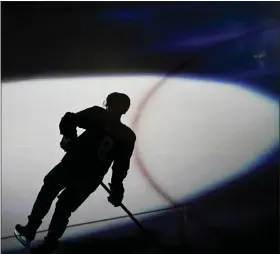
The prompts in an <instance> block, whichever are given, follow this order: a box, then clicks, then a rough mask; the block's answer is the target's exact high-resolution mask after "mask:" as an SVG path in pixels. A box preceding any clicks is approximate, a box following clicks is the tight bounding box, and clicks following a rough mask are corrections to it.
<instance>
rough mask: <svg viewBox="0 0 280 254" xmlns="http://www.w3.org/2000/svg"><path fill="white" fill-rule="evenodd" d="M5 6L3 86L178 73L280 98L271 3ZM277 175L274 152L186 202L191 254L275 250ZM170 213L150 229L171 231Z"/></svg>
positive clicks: (275, 9)
mask: <svg viewBox="0 0 280 254" xmlns="http://www.w3.org/2000/svg"><path fill="white" fill-rule="evenodd" d="M1 9H2V13H1V19H2V22H1V24H2V27H1V28H2V34H1V36H2V48H1V60H2V77H1V78H2V81H4V82H5V81H12V80H16V79H22V78H36V77H42V76H44V77H45V76H52V77H53V76H76V75H97V74H147V73H150V74H160V75H171V74H178V73H181V74H183V75H196V76H199V77H211V78H214V79H226V80H231V81H235V82H236V81H237V82H241V83H244V84H250V85H251V86H253V87H255V88H256V89H258V90H261V91H262V92H263V93H266V94H269V95H271V96H273V97H276V98H277V99H278V98H279V85H280V82H279V81H280V79H279V77H280V75H279V70H280V67H279V66H280V65H279V63H280V21H279V18H280V5H279V3H276V2H163V3H159V2H118V3H116V2H75V3H74V2H72V3H70V2H32V3H31V2H29V3H28V2H21V3H19V2H4V3H2V4H1ZM278 170H279V149H278V150H276V152H273V153H272V154H271V156H270V157H269V158H267V159H266V160H265V161H263V162H261V163H260V164H259V165H257V166H255V170H253V171H252V173H251V174H250V175H247V176H245V177H244V178H242V179H239V180H238V181H235V182H233V183H230V184H228V185H227V186H223V187H221V188H220V189H218V190H215V191H213V192H211V193H209V194H207V195H205V196H204V197H201V198H199V199H197V200H193V201H192V202H190V203H188V204H187V207H188V210H187V213H186V214H187V221H188V224H187V233H186V234H187V239H188V241H187V242H188V244H189V246H190V249H191V250H189V253H210V252H212V253H236V252H239V253H240V252H242V253H243V251H244V252H245V251H247V252H250V253H252V252H259V251H262V252H263V253H278V250H277V249H278V245H279V243H278V236H279V232H278V228H279V220H278V218H279V196H278V191H279V185H278V179H279V175H278ZM168 216H169V215H166V216H163V217H158V218H157V219H155V218H154V219H153V220H152V221H149V223H150V224H155V225H161V226H160V228H161V230H162V231H165V232H167V231H169V230H171V226H170V225H169V224H168V221H172V219H171V217H170V216H169V217H168ZM174 216H176V213H175V215H174ZM180 216H181V215H180ZM116 242H118V244H116ZM116 242H111V243H109V245H108V242H106V243H104V242H103V240H102V241H99V242H96V241H93V240H90V241H89V242H88V243H80V245H77V246H78V247H76V248H77V249H78V250H79V251H81V247H82V246H84V247H85V246H86V247H85V248H83V251H84V252H83V253H86V249H91V248H97V247H96V246H101V247H100V248H103V252H102V251H100V253H106V251H105V249H106V248H107V249H108V248H109V246H111V247H112V248H115V249H117V248H120V250H123V251H124V250H126V251H128V252H130V253H132V249H133V248H134V247H131V249H125V246H126V247H127V246H132V245H131V244H128V243H133V241H132V240H131V239H130V240H129V241H124V242H123V243H122V242H121V240H118V241H116ZM135 246H138V247H135V248H139V245H135ZM141 246H142V248H144V247H143V246H144V245H141ZM217 246H219V247H217ZM127 248H128V247H127ZM147 248H148V247H147ZM107 249H106V250H107ZM71 250H72V253H74V250H75V248H74V247H73V246H72V247H71V248H68V250H67V253H71ZM142 251H144V250H142ZM81 252H82V251H81ZM108 252H109V249H108ZM89 253H90V252H89ZM98 253H99V252H98ZM133 253H134V252H133Z"/></svg>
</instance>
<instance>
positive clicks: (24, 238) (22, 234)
mask: <svg viewBox="0 0 280 254" xmlns="http://www.w3.org/2000/svg"><path fill="white" fill-rule="evenodd" d="M14 235H15V237H16V238H17V240H18V241H19V242H20V243H21V244H22V245H23V246H24V247H25V248H27V249H28V250H30V247H31V242H32V241H33V240H34V237H35V234H33V233H31V232H30V231H29V230H28V228H27V227H24V226H22V225H19V224H17V225H16V227H15V231H14Z"/></svg>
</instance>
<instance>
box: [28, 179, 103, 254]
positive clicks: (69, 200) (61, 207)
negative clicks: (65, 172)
mask: <svg viewBox="0 0 280 254" xmlns="http://www.w3.org/2000/svg"><path fill="white" fill-rule="evenodd" d="M101 181H102V179H101V178H100V179H99V180H97V179H96V181H95V182H94V183H91V184H90V185H89V184H88V185H87V184H86V183H83V184H81V185H80V186H78V185H72V186H67V187H66V188H65V189H64V190H63V192H62V193H61V194H60V195H59V199H58V201H57V203H56V208H55V211H54V214H53V217H52V220H51V223H50V226H49V229H48V234H47V236H46V237H45V242H44V244H43V245H41V246H39V247H38V248H37V249H34V250H33V252H32V253H41V252H44V253H50V252H51V251H52V250H53V249H54V248H55V247H56V246H57V244H58V240H59V239H60V238H61V237H62V235H63V234H64V232H65V230H66V228H67V225H68V222H69V218H70V216H71V214H72V213H73V212H75V211H76V210H77V209H78V208H79V207H80V206H81V205H82V204H83V203H84V201H85V200H86V199H87V198H88V197H89V196H90V195H91V193H92V192H94V191H95V190H96V188H97V187H98V186H99V184H100V183H101Z"/></svg>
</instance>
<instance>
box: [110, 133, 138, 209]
mask: <svg viewBox="0 0 280 254" xmlns="http://www.w3.org/2000/svg"><path fill="white" fill-rule="evenodd" d="M135 141H136V136H135V134H133V137H132V138H131V140H130V141H129V142H128V143H127V144H125V145H124V146H123V147H122V149H120V150H119V151H118V156H117V157H116V159H115V160H114V163H113V166H112V171H113V173H112V178H111V184H110V188H111V192H112V194H111V195H110V197H109V198H108V200H109V201H110V202H111V203H112V204H113V205H115V206H118V205H120V203H121V201H122V199H123V194H124V188H123V180H124V179H125V177H126V176H127V172H128V169H129V166H130V159H131V156H132V153H133V150H134V144H135Z"/></svg>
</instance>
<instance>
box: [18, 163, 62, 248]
mask: <svg viewBox="0 0 280 254" xmlns="http://www.w3.org/2000/svg"><path fill="white" fill-rule="evenodd" d="M66 167H67V165H65V164H62V163H59V164H58V165H56V166H55V167H54V168H53V169H52V170H51V171H50V172H49V173H48V174H47V175H46V176H45V178H44V184H43V186H42V187H41V190H40V191H39V194H38V196H37V199H36V201H35V203H34V205H33V208H32V211H31V213H30V215H29V216H28V223H27V225H26V226H21V225H19V224H18V225H16V228H15V234H16V236H17V237H18V239H19V240H20V241H21V242H22V243H23V244H24V245H29V244H30V242H31V241H33V240H34V238H35V235H36V231H37V230H38V228H39V227H40V225H41V224H42V219H43V218H44V217H45V216H46V214H47V213H48V211H49V210H50V207H51V205H52V202H53V200H54V199H55V198H56V196H57V195H58V194H59V192H60V191H61V190H63V189H64V188H65V187H66V184H67V175H65V172H66V169H67V168H66ZM27 247H28V246H27Z"/></svg>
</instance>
